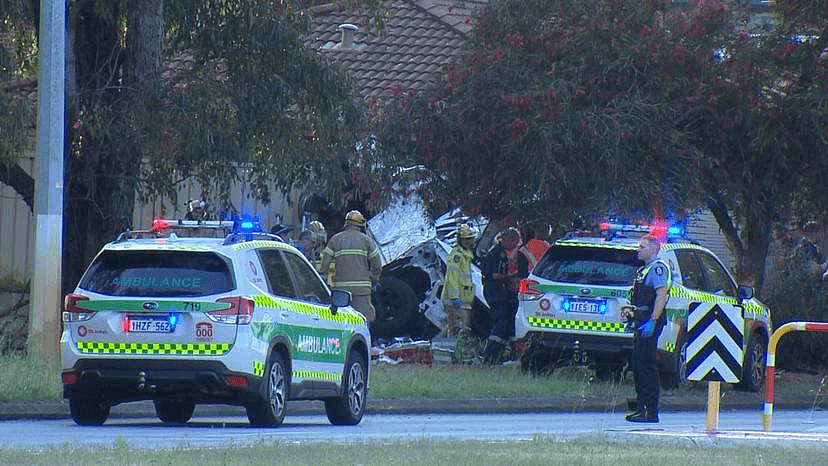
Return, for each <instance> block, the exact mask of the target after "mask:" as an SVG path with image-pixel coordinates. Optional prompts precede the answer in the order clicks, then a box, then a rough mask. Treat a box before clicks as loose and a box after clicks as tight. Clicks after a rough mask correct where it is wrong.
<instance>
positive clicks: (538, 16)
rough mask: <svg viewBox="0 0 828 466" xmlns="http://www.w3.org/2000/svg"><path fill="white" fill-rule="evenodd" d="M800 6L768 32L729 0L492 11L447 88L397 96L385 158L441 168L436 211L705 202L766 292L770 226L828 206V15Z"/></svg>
mask: <svg viewBox="0 0 828 466" xmlns="http://www.w3.org/2000/svg"><path fill="white" fill-rule="evenodd" d="M777 4H781V5H783V6H784V5H787V4H788V3H787V2H786V1H780V2H777ZM796 4H797V5H800V6H803V7H805V6H807V7H808V8H809V9H808V11H809V12H810V14H808V15H801V14H797V15H791V16H790V17H789V18H788V20H789V21H790V22H789V23H784V24H781V25H780V26H779V27H772V28H770V29H764V30H762V31H761V34H756V33H755V31H753V29H752V28H753V26H752V23H750V22H748V18H749V15H748V13H749V11H747V10H741V9H739V8H738V5H732V4H730V3H727V5H726V4H725V3H723V2H719V1H718V0H699V1H697V2H693V3H692V4H690V5H679V4H678V3H675V2H670V3H669V4H666V3H664V2H651V1H643V0H624V1H620V2H619V1H614V0H613V1H611V0H590V1H586V2H584V1H576V0H552V1H544V0H528V1H504V2H492V3H490V4H489V5H488V6H487V8H486V9H485V10H484V11H483V13H482V14H481V15H480V18H479V19H478V24H477V27H476V29H475V31H474V33H473V36H472V38H471V40H470V42H469V44H468V48H467V50H465V52H464V54H463V57H462V60H461V62H460V63H459V64H458V65H457V66H456V67H452V68H451V69H449V70H448V71H447V72H446V74H445V76H444V78H443V79H442V80H441V81H440V82H439V83H437V85H435V86H434V87H432V88H431V89H429V90H427V91H426V92H424V93H423V94H421V95H408V94H407V93H406V92H404V90H401V89H397V90H396V91H395V92H394V93H393V95H392V96H391V98H390V102H389V104H388V105H387V106H385V107H384V108H383V112H384V113H383V115H384V119H383V121H382V124H383V126H382V128H381V130H380V133H381V135H382V136H381V138H380V141H381V142H382V144H383V147H382V149H383V151H384V153H385V154H386V155H387V156H388V158H389V159H393V160H395V165H422V166H424V167H426V168H427V169H428V173H429V174H430V178H428V179H427V180H426V181H427V183H426V184H424V185H423V186H424V187H425V188H426V191H425V192H424V193H423V194H424V197H425V198H426V199H427V200H428V201H429V202H431V203H432V205H434V206H436V207H435V210H441V209H444V208H445V207H446V206H454V205H460V206H462V207H464V208H465V209H466V210H467V211H468V212H469V213H477V212H481V213H484V214H486V215H488V216H490V217H492V218H503V217H515V218H516V219H517V220H519V221H527V222H531V221H534V220H536V219H543V220H545V221H546V223H553V224H555V223H566V222H565V221H563V220H566V219H568V218H571V217H572V216H583V215H584V214H585V213H588V214H589V215H587V216H588V217H591V216H598V217H601V216H604V215H605V214H606V213H607V212H614V213H621V214H627V215H630V214H641V215H644V216H652V217H662V218H663V217H668V218H669V217H672V216H675V217H681V216H683V212H685V211H686V210H687V209H689V208H695V207H698V206H701V205H706V206H708V207H710V208H711V209H712V210H713V213H714V215H716V218H717V221H718V222H719V225H720V226H721V227H722V229H723V232H724V234H725V235H726V237H727V238H728V242H729V244H730V246H731V249H732V250H733V252H734V254H735V255H736V256H737V258H738V262H739V263H738V264H737V268H738V273H739V275H740V277H741V278H743V279H744V278H747V280H746V281H747V282H749V283H755V284H756V285H757V287H758V288H761V285H762V276H761V272H756V271H761V270H763V267H762V261H763V258H764V255H765V253H766V250H767V243H768V241H767V239H768V234H769V228H770V224H771V222H772V221H774V220H783V219H784V218H785V216H786V215H789V212H788V211H786V206H788V205H790V204H791V200H792V197H793V196H797V197H798V198H799V199H800V201H801V202H802V203H804V204H807V205H808V206H810V207H811V208H815V209H821V208H822V206H824V205H825V203H824V201H825V199H828V191H826V185H825V183H823V182H822V181H821V180H819V179H818V177H819V174H821V173H824V172H825V169H826V168H828V137H826V128H828V109H826V104H828V91H826V87H825V86H826V83H828V62H827V61H826V60H825V57H824V55H825V54H824V53H822V51H823V50H825V47H826V44H828V43H826V39H828V31H826V30H825V25H826V22H828V15H826V10H825V9H824V5H823V2H819V1H818V2H798V1H796ZM786 8H787V7H786ZM790 10H791V11H793V10H795V9H790ZM794 21H796V23H794ZM793 31H795V32H796V35H794V34H793ZM803 38H804V39H805V40H804V41H803Z"/></svg>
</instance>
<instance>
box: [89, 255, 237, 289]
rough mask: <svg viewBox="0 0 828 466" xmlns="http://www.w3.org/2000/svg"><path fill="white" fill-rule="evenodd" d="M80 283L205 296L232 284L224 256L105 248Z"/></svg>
mask: <svg viewBox="0 0 828 466" xmlns="http://www.w3.org/2000/svg"><path fill="white" fill-rule="evenodd" d="M80 287H81V288H83V289H86V290H89V291H94V292H97V293H102V294H107V295H112V296H206V295H211V294H217V293H224V292H227V291H230V290H232V289H234V288H235V286H234V283H233V274H232V271H231V266H230V264H229V263H228V262H227V261H226V260H225V259H223V258H222V257H221V256H219V255H217V254H215V253H212V252H192V251H104V252H103V253H101V254H100V255H99V256H98V257H97V259H95V262H93V263H92V265H91V266H90V267H89V270H88V271H87V272H86V274H85V275H84V277H83V279H82V280H81V283H80Z"/></svg>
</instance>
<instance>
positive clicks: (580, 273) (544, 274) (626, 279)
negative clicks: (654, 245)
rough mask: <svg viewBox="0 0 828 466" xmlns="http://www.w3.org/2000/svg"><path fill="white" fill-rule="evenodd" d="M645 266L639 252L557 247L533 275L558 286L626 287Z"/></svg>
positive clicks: (547, 255)
mask: <svg viewBox="0 0 828 466" xmlns="http://www.w3.org/2000/svg"><path fill="white" fill-rule="evenodd" d="M642 265H644V263H643V262H641V261H640V260H639V259H638V255H637V253H636V251H635V250H627V249H610V248H600V247H595V248H591V247H583V246H578V247H573V246H560V245H553V246H552V247H550V248H549V250H548V251H546V254H544V256H543V258H541V260H540V262H538V265H537V267H535V270H534V271H533V272H532V273H534V274H535V275H537V276H538V277H541V278H544V279H546V280H551V281H556V282H566V283H578V284H584V285H612V286H624V285H632V282H633V280H634V279H635V272H636V271H637V270H638V268H639V267H641V266H642Z"/></svg>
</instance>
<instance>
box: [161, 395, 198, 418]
mask: <svg viewBox="0 0 828 466" xmlns="http://www.w3.org/2000/svg"><path fill="white" fill-rule="evenodd" d="M153 404H154V405H155V415H156V416H158V419H160V420H161V422H167V423H184V422H187V421H189V420H190V418H191V417H193V411H195V401H191V400H184V401H174V400H153Z"/></svg>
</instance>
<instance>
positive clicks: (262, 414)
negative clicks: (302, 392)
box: [245, 352, 290, 426]
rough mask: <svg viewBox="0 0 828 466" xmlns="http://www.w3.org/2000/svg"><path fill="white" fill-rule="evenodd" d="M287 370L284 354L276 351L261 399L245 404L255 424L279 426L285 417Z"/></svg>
mask: <svg viewBox="0 0 828 466" xmlns="http://www.w3.org/2000/svg"><path fill="white" fill-rule="evenodd" d="M289 383H290V381H289V380H288V376H287V370H285V361H284V359H282V355H281V354H279V353H278V352H274V353H272V354H271V355H270V362H269V363H268V365H267V371H266V372H265V374H264V379H263V380H262V385H261V388H260V393H259V400H258V401H256V402H253V403H250V404H248V405H246V406H245V409H246V410H247V419H248V420H249V421H250V424H252V425H254V426H278V425H281V424H282V421H283V420H284V419H285V404H286V403H287V396H288V384H289Z"/></svg>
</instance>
